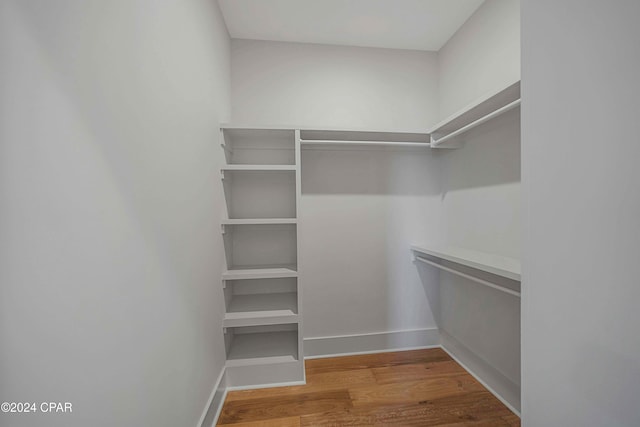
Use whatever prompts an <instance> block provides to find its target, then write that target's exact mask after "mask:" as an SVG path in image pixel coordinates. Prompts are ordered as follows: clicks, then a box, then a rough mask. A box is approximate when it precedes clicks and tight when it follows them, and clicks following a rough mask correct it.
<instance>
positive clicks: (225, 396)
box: [197, 366, 228, 427]
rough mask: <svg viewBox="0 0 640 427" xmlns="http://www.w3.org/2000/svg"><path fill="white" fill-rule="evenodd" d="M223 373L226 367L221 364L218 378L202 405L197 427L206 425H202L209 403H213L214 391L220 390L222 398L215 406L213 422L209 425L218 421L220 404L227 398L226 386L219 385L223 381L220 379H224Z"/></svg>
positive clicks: (209, 406)
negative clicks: (204, 404)
mask: <svg viewBox="0 0 640 427" xmlns="http://www.w3.org/2000/svg"><path fill="white" fill-rule="evenodd" d="M225 373H226V368H225V367H224V366H223V367H222V369H221V370H220V374H219V375H218V378H217V379H216V382H215V385H214V386H213V390H211V395H210V396H209V399H208V400H207V404H206V406H205V407H204V411H203V412H202V415H200V419H199V420H198V424H197V426H198V427H206V426H203V423H204V420H205V418H206V417H207V414H208V413H209V409H210V408H211V405H213V404H214V398H215V396H216V393H219V392H221V394H222V398H221V399H220V401H219V402H218V407H217V408H216V414H215V416H214V417H213V423H212V424H211V426H215V425H216V424H217V423H218V417H219V416H220V412H222V406H223V404H224V401H225V399H226V398H227V390H228V388H227V387H221V386H222V382H223V381H222V380H223V379H224V375H225ZM222 388H224V390H222V391H221V389H222Z"/></svg>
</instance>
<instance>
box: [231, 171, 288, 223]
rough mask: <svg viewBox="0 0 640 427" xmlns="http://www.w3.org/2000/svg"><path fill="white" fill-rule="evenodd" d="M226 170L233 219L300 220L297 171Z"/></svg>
mask: <svg viewBox="0 0 640 427" xmlns="http://www.w3.org/2000/svg"><path fill="white" fill-rule="evenodd" d="M272 167H273V166H272ZM222 171H223V174H224V175H223V184H224V193H225V199H226V202H227V216H228V218H229V219H250V218H289V219H293V218H295V217H296V172H295V169H292V168H291V167H287V169H272V168H271V169H269V168H267V169H241V170H237V169H223V170H222Z"/></svg>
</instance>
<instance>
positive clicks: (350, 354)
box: [304, 344, 442, 360]
mask: <svg viewBox="0 0 640 427" xmlns="http://www.w3.org/2000/svg"><path fill="white" fill-rule="evenodd" d="M433 348H442V346H441V345H440V344H434V345H425V346H421V347H405V348H398V349H394V350H372V351H359V352H355V353H337V354H322V355H319V356H305V358H304V360H314V359H328V358H330V357H345V356H361V355H365V354H380V353H393V352H396V351H411V350H430V349H433Z"/></svg>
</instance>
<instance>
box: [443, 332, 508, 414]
mask: <svg viewBox="0 0 640 427" xmlns="http://www.w3.org/2000/svg"><path fill="white" fill-rule="evenodd" d="M441 347H442V349H443V350H444V351H446V352H447V353H448V354H449V356H451V358H452V359H453V360H455V361H456V362H458V364H459V365H460V366H462V367H463V368H464V369H465V371H467V372H468V373H469V374H471V375H472V376H473V377H474V378H475V379H476V380H478V382H479V383H480V384H482V385H483V386H484V387H485V388H486V389H487V390H489V391H490V392H491V394H493V395H494V396H495V397H496V398H497V399H498V400H500V401H501V402H502V403H504V404H505V406H506V407H507V408H509V409H510V410H511V411H512V412H513V413H514V414H516V415H517V416H520V386H518V385H517V384H515V383H514V382H513V381H511V380H509V379H508V378H507V377H506V376H504V375H503V374H502V373H501V372H499V371H498V370H497V369H495V368H494V367H493V366H491V365H489V364H488V363H487V362H485V361H484V360H482V359H481V358H480V357H478V356H477V355H476V354H475V353H473V352H472V351H471V350H469V349H468V348H467V347H465V346H464V344H462V343H460V342H459V341H458V340H456V339H455V338H453V337H452V336H451V335H449V334H447V333H446V332H442V346H441Z"/></svg>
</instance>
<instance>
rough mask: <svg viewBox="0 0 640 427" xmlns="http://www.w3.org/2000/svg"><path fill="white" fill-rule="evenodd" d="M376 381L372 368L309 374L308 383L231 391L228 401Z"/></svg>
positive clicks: (325, 389) (342, 388)
mask: <svg viewBox="0 0 640 427" xmlns="http://www.w3.org/2000/svg"><path fill="white" fill-rule="evenodd" d="M375 383H376V380H375V378H374V376H373V372H372V371H371V370H370V369H357V370H353V371H343V372H324V373H320V374H307V384H306V385H296V386H286V387H275V388H259V389H253V390H238V391H231V392H229V393H228V394H227V400H226V401H227V402H234V401H238V400H247V399H260V398H265V397H276V396H293V395H297V394H301V393H316V392H321V391H328V390H344V389H347V388H349V387H353V386H358V385H375Z"/></svg>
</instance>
